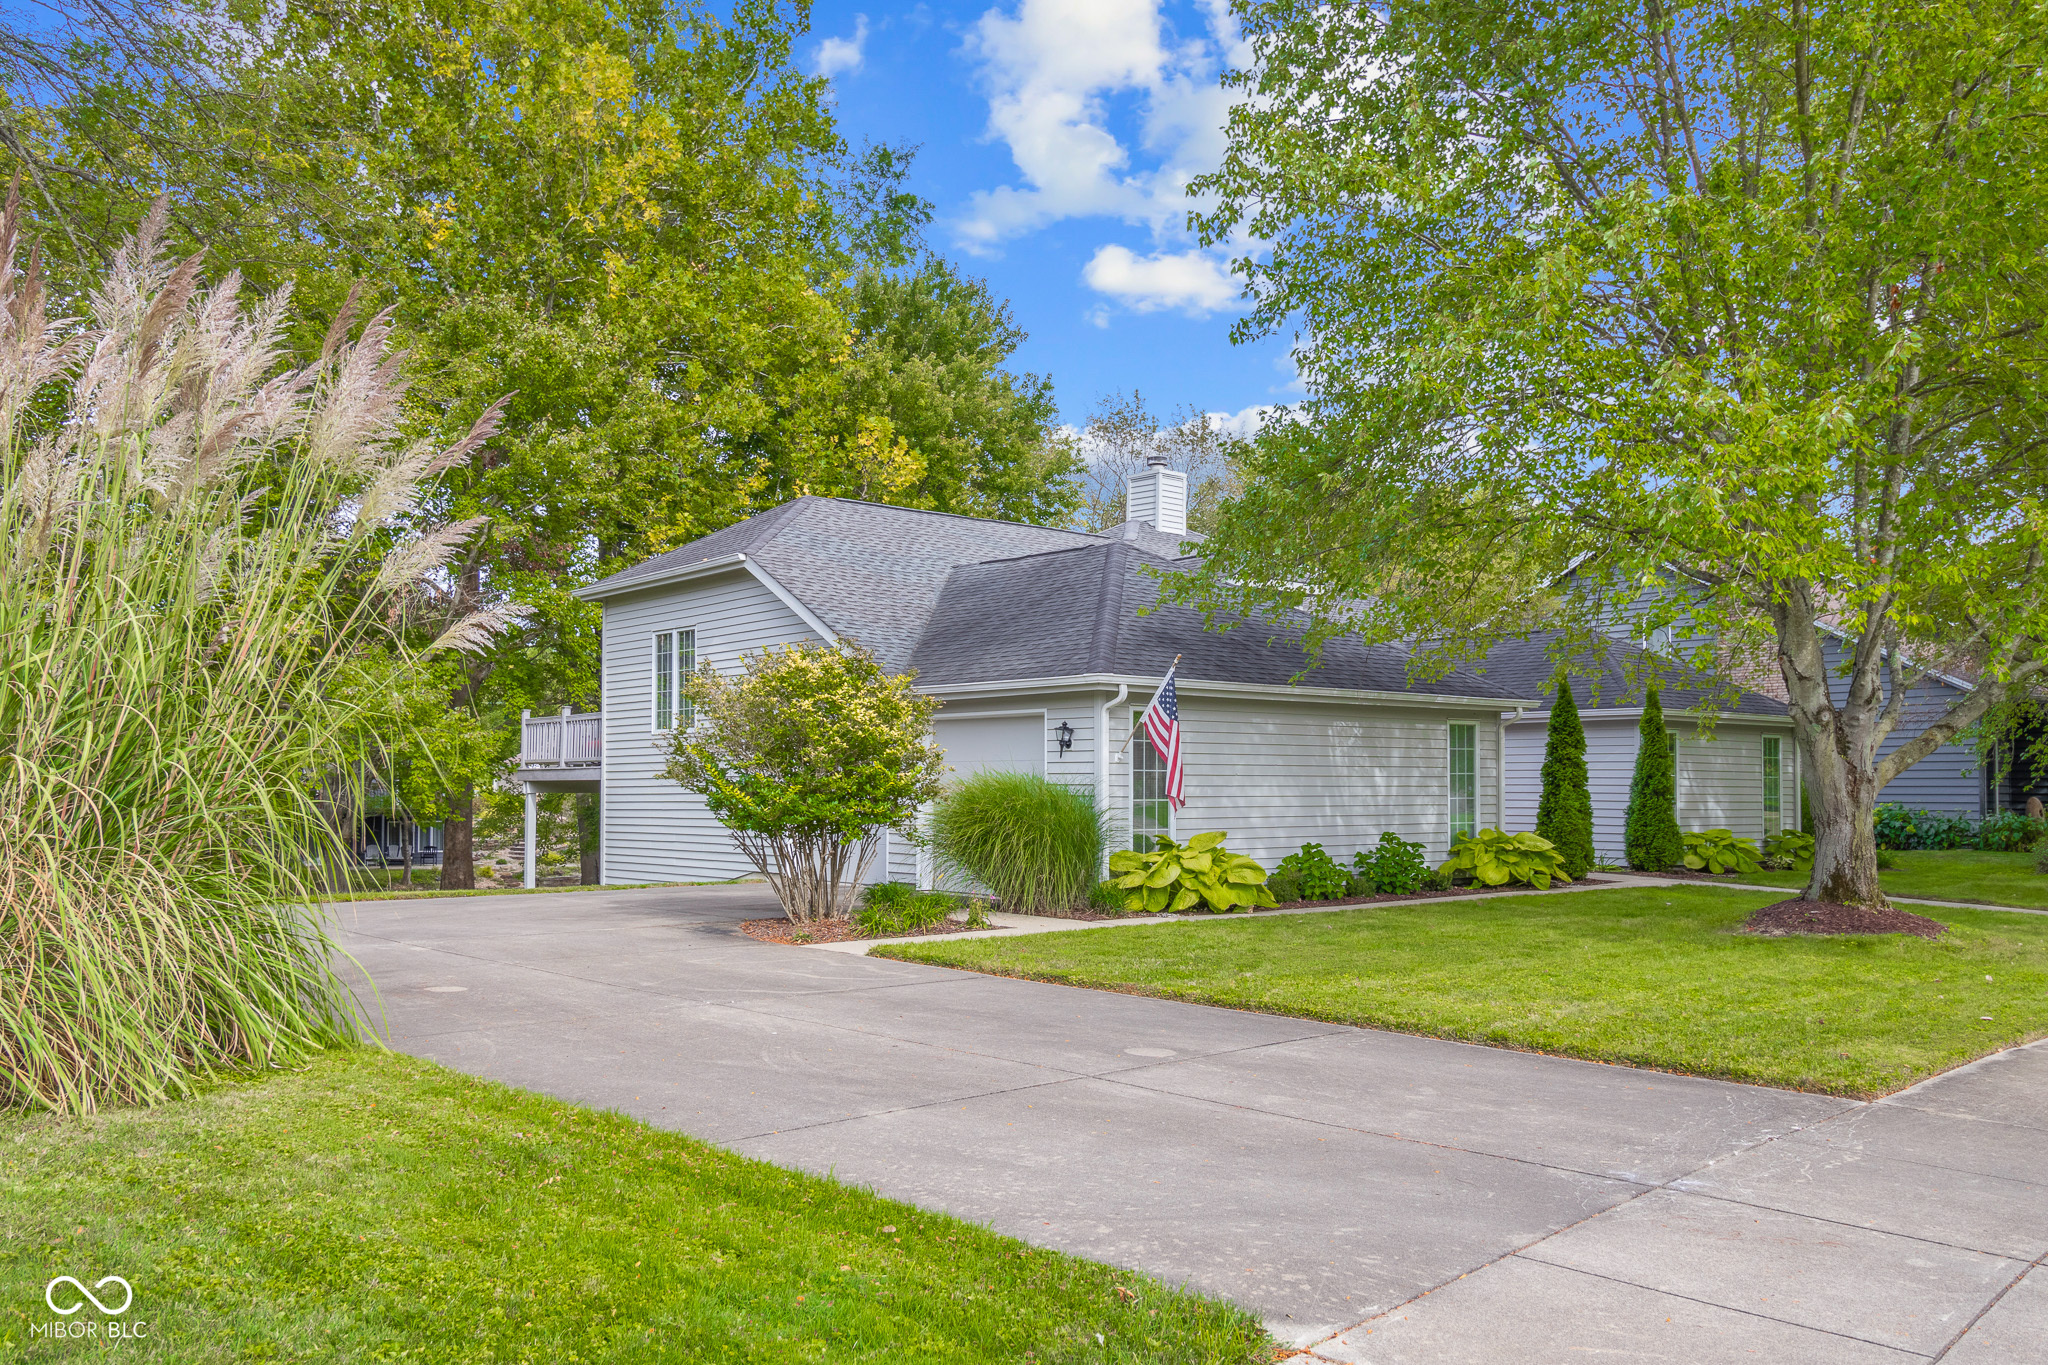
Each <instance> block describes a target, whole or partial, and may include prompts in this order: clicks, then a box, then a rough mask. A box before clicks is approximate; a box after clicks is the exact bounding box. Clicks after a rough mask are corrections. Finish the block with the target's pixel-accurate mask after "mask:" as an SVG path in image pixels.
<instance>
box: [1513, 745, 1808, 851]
mask: <svg viewBox="0 0 2048 1365" xmlns="http://www.w3.org/2000/svg"><path fill="white" fill-rule="evenodd" d="M1583 721H1584V724H1585V728H1586V785H1587V787H1588V788H1589V789H1590V790H1591V792H1592V796H1593V851H1594V853H1595V855H1596V856H1597V857H1598V858H1599V859H1600V861H1601V862H1603V863H1611V864H1617V865H1618V864H1620V863H1621V862H1622V861H1623V843H1624V837H1625V832H1624V826H1625V824H1626V821H1627V815H1628V789H1629V783H1630V781H1631V780H1632V779H1633V778H1634V777H1635V768H1636V742H1637V725H1638V722H1637V720H1636V719H1635V718H1634V717H1629V718H1626V719H1622V718H1616V719H1611V720H1605V719H1601V718H1599V717H1598V715H1597V714H1595V713H1586V714H1584V717H1583ZM1545 726H1546V722H1545V721H1542V720H1522V721H1518V722H1516V723H1515V724H1512V725H1510V726H1509V727H1508V827H1509V828H1510V829H1516V830H1532V829H1534V828H1535V827H1536V804H1537V802H1538V801H1539V800H1541V798H1542V790H1543V745H1544V739H1545ZM1670 729H1671V732H1672V733H1673V734H1676V735H1677V736H1678V827H1679V828H1680V829H1682V830H1702V829H1731V830H1734V831H1735V832H1736V833H1737V834H1739V835H1742V836H1743V837H1744V838H1749V839H1761V838H1762V837H1763V836H1764V834H1765V833H1767V831H1766V830H1765V828H1764V779H1763V737H1764V736H1765V735H1777V736H1779V740H1780V743H1779V746H1778V748H1779V758H1778V765H1779V783H1780V786H1779V801H1780V804H1781V815H1782V818H1783V821H1784V824H1785V825H1786V826H1787V827H1797V825H1798V824H1799V810H1798V800H1799V797H1798V793H1797V789H1796V788H1795V787H1794V785H1793V780H1792V774H1793V760H1792V729H1791V726H1790V725H1789V724H1788V725H1782V726H1759V725H1755V724H1746V723H1743V722H1740V721H1736V720H1732V719H1728V718H1723V719H1722V720H1721V721H1720V723H1719V724H1718V725H1716V726H1715V728H1714V732H1713V736H1712V738H1708V737H1706V736H1703V735H1702V734H1701V733H1700V732H1699V730H1698V728H1697V727H1695V726H1693V725H1690V724H1688V723H1686V722H1683V721H1674V722H1670Z"/></svg>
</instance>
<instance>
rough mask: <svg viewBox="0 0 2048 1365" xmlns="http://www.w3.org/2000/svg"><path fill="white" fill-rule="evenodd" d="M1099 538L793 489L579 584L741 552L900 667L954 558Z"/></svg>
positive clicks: (626, 583) (627, 581)
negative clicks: (754, 510) (763, 507)
mask: <svg viewBox="0 0 2048 1365" xmlns="http://www.w3.org/2000/svg"><path fill="white" fill-rule="evenodd" d="M1101 543H1102V537H1100V536H1094V535H1089V534H1086V533H1084V532H1080V531H1061V530H1055V529H1053V528H1050V527H1045V526H1026V525H1023V524H1021V523H1019V522H1011V521H991V520H986V519H984V518H980V517H961V516H953V515H951V514H949V513H945V512H925V511H919V510H917V509H915V508H909V507H891V506H888V505H886V504H883V503H872V502H853V501H850V500H848V499H844V498H818V497H802V498H798V499H796V500H795V501H794V502H786V503H784V504H782V505H781V506H780V507H775V508H771V509H770V510H768V511H766V512H763V513H761V514H760V515H759V516H755V517H750V518H748V519H747V520H746V521H743V522H739V523H737V524H736V525H732V526H728V527H726V528H725V529H724V530H722V531H715V532H713V533H712V534H710V535H708V536H705V537H704V538H703V539H701V540H693V541H691V542H690V543H689V544H688V545H684V546H681V547H679V548H677V549H674V550H671V551H669V552H668V553H667V554H665V555H660V556H657V557H656V558H654V559H650V560H648V561H647V562H646V563H644V564H636V565H634V566H633V567H632V568H630V569H626V570H624V571H622V572H620V573H615V574H613V575H612V576H611V577H609V578H607V579H604V580H602V581H601V582H598V583H594V584H592V585H591V586H590V587H589V588H586V589H585V590H584V592H585V594H586V595H589V596H593V597H602V596H611V595H614V594H616V593H620V592H628V591H631V590H632V587H633V585H634V583H635V582H636V581H638V580H643V579H653V578H658V577H659V576H660V575H662V574H665V573H670V572H673V571H674V570H677V569H683V568H688V567H689V566H690V565H692V564H699V563H702V562H703V561H705V560H708V559H718V558H720V557H722V556H724V555H729V554H745V555H746V556H747V557H748V558H749V559H752V560H755V561H757V562H758V563H759V564H760V565H761V567H762V568H764V569H766V570H767V571H768V572H769V573H770V574H772V575H774V577H775V581H776V582H778V583H780V584H782V586H783V587H785V588H787V589H789V591H790V592H791V593H792V594H793V595H794V596H795V597H796V599H797V600H798V601H800V602H802V603H803V604H804V605H805V606H807V607H809V608H810V609H811V611H812V612H814V613H815V614H816V615H817V617H818V619H819V620H821V621H823V622H824V623H825V624H826V625H828V626H830V627H831V628H832V632H833V633H834V634H835V635H838V636H840V637H841V638H842V639H850V640H854V641H856V642H858V643H859V644H861V645H863V646H865V647H866V648H868V649H871V650H873V651H874V652H875V655H876V657H878V658H879V659H881V661H882V662H883V663H884V664H886V665H887V666H888V667H890V668H899V669H900V668H903V667H906V666H907V665H908V664H909V662H910V655H911V651H912V650H913V649H914V648H915V647H916V645H917V640H918V637H919V636H920V635H922V634H923V633H924V628H925V623H926V621H927V620H929V618H930V616H931V610H932V605H933V603H934V602H936V601H937V600H938V596H939V590H940V589H941V588H942V587H944V586H945V583H946V575H947V574H948V573H950V572H952V570H953V569H954V567H955V566H957V565H960V564H971V563H975V562H977V561H980V560H986V559H1000V558H1005V557H1009V556H1014V555H1021V554H1035V553H1039V552H1042V551H1045V550H1059V549H1066V548H1068V547H1070V546H1078V545H1099V544H1101Z"/></svg>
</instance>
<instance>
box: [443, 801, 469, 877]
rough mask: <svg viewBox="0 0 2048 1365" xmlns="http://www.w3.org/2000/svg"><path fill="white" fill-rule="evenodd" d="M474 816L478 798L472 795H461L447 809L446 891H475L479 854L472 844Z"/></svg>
mask: <svg viewBox="0 0 2048 1365" xmlns="http://www.w3.org/2000/svg"><path fill="white" fill-rule="evenodd" d="M475 813H476V797H475V794H474V793H473V792H467V791H466V792H464V793H462V795H460V796H458V797H457V798H456V799H455V800H454V801H453V802H451V803H450V805H449V807H448V819H447V820H446V821H445V822H444V823H443V824H442V827H441V829H442V837H441V889H442V890H443V891H474V890H476V851H475V848H474V846H473V845H472V843H471V834H472V832H473V831H474V828H475V825H474V822H473V817H474V815H475Z"/></svg>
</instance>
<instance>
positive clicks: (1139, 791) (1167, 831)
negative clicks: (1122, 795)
mask: <svg viewBox="0 0 2048 1365" xmlns="http://www.w3.org/2000/svg"><path fill="white" fill-rule="evenodd" d="M1144 714H1145V713H1144V712H1143V711H1133V712H1131V728H1132V729H1133V730H1136V731H1137V732H1138V733H1137V734H1135V735H1133V736H1131V847H1132V848H1134V849H1136V850H1138V852H1140V853H1150V852H1151V851H1152V841H1153V839H1155V838H1157V837H1159V836H1161V835H1166V836H1169V837H1170V836H1171V835H1172V833H1173V807H1172V806H1171V805H1170V804H1168V802H1167V800H1166V760H1165V759H1163V758H1161V757H1160V756H1159V751H1158V750H1157V749H1155V748H1153V747H1152V741H1151V740H1149V739H1147V738H1146V737H1145V731H1144V729H1143V728H1142V727H1141V726H1140V725H1139V724H1138V721H1139V719H1140V718H1141V717H1142V716H1143V715H1144Z"/></svg>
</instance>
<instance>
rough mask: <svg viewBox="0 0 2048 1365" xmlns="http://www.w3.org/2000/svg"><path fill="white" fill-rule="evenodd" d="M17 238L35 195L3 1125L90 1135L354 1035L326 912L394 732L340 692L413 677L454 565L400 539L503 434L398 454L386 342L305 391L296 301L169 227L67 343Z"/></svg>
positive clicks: (2, 470)
mask: <svg viewBox="0 0 2048 1365" xmlns="http://www.w3.org/2000/svg"><path fill="white" fill-rule="evenodd" d="M18 223H19V216H18V214H17V212H16V206H15V203H14V201H13V198H12V196H11V195H10V197H9V202H8V206H7V209H6V212H5V214H4V217H0V461H4V464H0V532H4V535H0V1107H11V1108H29V1107H40V1108H47V1109H51V1110H55V1111H58V1112H73V1113H75V1112H84V1111H90V1110H93V1109H95V1108H97V1107H99V1106H102V1105H106V1104H109V1103H117V1102H143V1103H149V1102H155V1101H158V1100H161V1099H164V1098H167V1097H170V1096H175V1095H177V1094H180V1093H182V1092H184V1091H185V1090H186V1089H187V1087H188V1086H189V1084H190V1082H191V1079H192V1077H193V1076H194V1075H195V1074H197V1073H204V1072H207V1071H209V1070H213V1069H216V1068H221V1067H234V1066H246V1065H251V1064H275V1063H277V1062H278V1061H280V1060H282V1059H283V1058H285V1057H288V1056H290V1055H292V1054H295V1053H299V1052H302V1051H304V1050H306V1049H309V1048H316V1047H320V1046H324V1045H328V1044H330V1043H332V1042H335V1041H337V1040H339V1039H342V1038H344V1037H347V1036H349V1035H350V1034H351V1033H352V1032H353V1028H354V1022H353V1021H354V1018H355V1013H354V1010H353V1008H352V1003H353V1002H352V1001H351V1000H350V999H349V997H348V994H347V992H346V991H345V989H344V988H343V987H342V985H341V984H340V982H339V981H338V980H337V978H336V976H335V975H334V973H333V971H332V969H331V967H330V959H331V955H332V952H333V949H332V945H331V944H330V943H329V941H328V939H327V937H326V935H325V933H324V931H323V929H322V921H321V918H320V913H319V909H318V900H319V895H320V891H321V885H322V880H323V877H325V876H327V875H329V873H330V872H331V870H332V869H334V868H337V867H339V866H340V864H341V861H342V859H343V858H344V857H345V853H344V849H343V848H342V846H341V843H340V839H339V836H338V834H337V831H336V829H335V826H334V823H333V821H332V819H331V818H330V817H331V815H332V811H333V806H334V803H335V801H336V799H337V793H338V792H339V791H340V790H341V788H343V787H345V786H346V785H347V784H348V782H349V781H350V780H351V777H350V773H349V769H348V766H347V765H346V764H345V763H342V762H340V756H341V755H342V754H343V753H344V752H345V751H346V746H347V743H348V740H349V737H350V736H351V735H352V734H355V733H358V732H359V729H360V727H361V726H363V725H364V724H366V723H368V722H367V717H366V716H365V715H364V714H363V713H362V711H360V710H351V709H350V707H351V703H347V702H344V701H340V700H336V698H337V697H338V696H342V695H350V694H351V689H349V688H346V687H342V686H338V682H339V680H341V679H342V677H343V675H344V673H345V672H346V671H347V670H349V669H351V668H353V667H356V666H357V665H358V664H359V663H360V661H361V659H362V657H363V655H364V654H365V652H366V651H377V652H380V653H381V654H382V655H383V656H384V657H385V660H386V666H387V667H388V666H389V661H390V660H391V659H392V658H396V659H397V660H398V661H399V665H400V667H401V668H403V667H410V666H414V665H416V663H417V659H416V658H414V657H413V656H409V655H407V654H406V652H405V651H404V650H403V649H402V647H401V646H400V644H399V642H398V641H397V639H396V638H394V636H393V634H392V632H391V630H390V627H389V625H388V622H389V621H390V620H391V619H393V618H392V611H393V609H394V607H395V605H396V604H397V603H398V602H399V601H400V600H402V598H403V594H405V593H406V592H407V591H409V590H411V589H412V588H414V587H415V586H416V583H415V582H414V581H412V577H413V576H416V575H417V574H420V573H425V572H430V571H431V570H432V569H433V567H434V566H435V564H436V563H438V556H439V554H440V553H441V550H442V546H441V544H440V543H439V542H438V541H437V542H436V543H435V544H433V545H431V546H429V548H428V549H427V550H425V551H421V550H420V549H419V548H418V544H419V539H420V537H419V536H418V535H417V534H416V532H415V531H414V530H413V528H410V527H409V526H401V525H400V522H401V520H402V519H403V518H405V517H406V516H407V515H408V514H409V513H410V511H411V509H413V508H414V507H415V506H416V505H417V503H418V500H419V495H420V487H421V480H422V479H425V478H427V477H429V476H430V475H431V474H432V473H433V472H434V471H435V470H436V469H437V468H442V467H445V466H446V464H447V463H449V462H451V461H452V460H455V459H460V458H462V457H463V456H464V455H465V454H466V453H467V451H468V449H469V448H470V447H472V446H473V445H474V444H475V443H476V442H477V441H479V440H481V439H483V437H484V436H485V435H487V434H488V428H489V425H490V424H491V423H492V422H493V421H494V420H495V415H494V414H492V415H487V417H486V420H485V422H484V423H482V424H480V426H479V429H478V430H476V431H473V432H471V433H470V436H469V437H467V438H465V440H464V441H463V442H461V443H459V444H458V446H457V447H456V448H455V449H454V450H452V451H438V450H435V449H432V448H426V447H422V446H419V445H408V444H406V443H403V442H401V441H400V440H399V438H398V433H397V430H396V425H395V423H396V417H397V405H398V400H399V395H400V390H401V385H400V383H399V380H398V376H397V363H396V358H395V357H394V356H392V354H391V353H390V348H389V345H388V339H389V327H388V322H387V319H386V318H385V317H384V316H378V317H375V318H371V319H370V320H369V321H368V322H367V323H365V324H364V325H363V326H362V328H361V331H360V335H358V336H357V337H356V338H355V339H354V340H353V341H351V340H350V339H349V336H350V333H352V332H353V331H354V330H355V329H354V327H353V325H352V323H351V322H350V321H348V320H346V319H345V320H343V321H342V322H339V323H337V326H336V328H335V331H334V332H333V333H332V334H331V335H330V337H329V340H328V345H327V347H326V349H325V352H324V354H323V355H322V356H321V357H320V358H319V360H317V361H316V362H314V363H313V364H311V365H309V366H306V367H304V368H298V369H285V368H281V365H280V358H281V347H280V341H279V330H280V324H281V322H282V320H283V318H284V315H285V306H286V301H285V299H284V298H283V297H282V296H280V297H276V298H272V299H270V300H268V301H266V302H265V303H263V304H261V305H259V306H257V307H255V308H254V309H248V310H245V309H243V308H242V307H240V306H239V304H238V302H237V293H238V290H239V281H238V280H237V279H236V278H235V277H233V276H229V277H228V278H227V279H224V280H222V281H221V282H220V283H219V284H218V285H217V286H215V287H213V288H211V289H206V288H202V287H201V285H200V282H199V278H198V268H197V263H196V260H194V261H186V262H184V263H182V264H176V265H173V264H171V263H169V262H167V261H166V260H165V259H164V258H163V256H162V254H161V251H160V247H159V243H160V240H161V235H162V226H163V212H162V207H161V206H159V208H158V210H157V211H156V212H155V213H153V214H152V215H151V217H150V219H149V220H148V221H147V222H145V223H144V224H143V226H142V227H141V229H140V230H139V232H138V234H137V236H136V238H135V239H134V240H132V241H131V242H130V243H129V244H128V245H127V247H126V249H124V250H123V251H122V252H121V253H120V254H119V256H118V257H117V258H116V260H115V261H114V262H113V264H112V266H111V267H110V269H109V272H108V274H107V277H106V280H105V282H104V284H103V285H102V287H101V288H100V289H99V290H98V291H97V292H96V293H94V294H93V295H92V297H91V299H90V308H89V313H90V316H89V317H88V318H87V319H85V320H84V321H83V322H82V323H76V324H67V323H62V322H53V321H52V320H50V319H49V318H47V317H46V316H45V308H46V301H45V297H44V294H43V290H42V287H41V283H40V281H39V279H38V273H37V269H36V263H35V260H34V258H33V256H32V255H31V257H30V259H29V260H28V262H27V264H26V266H23V265H22V264H21V263H20V261H19V255H20V252H19V246H20V244H19V242H18V240H17V233H18ZM494 620H495V618H494ZM479 624H480V623H477V622H473V621H472V622H466V623H462V622H459V623H457V626H456V627H455V628H454V629H452V630H451V632H450V634H451V636H459V640H458V642H470V643H473V642H474V637H475V636H476V635H477V634H478V627H479ZM481 624H490V623H481ZM357 691H359V689H357Z"/></svg>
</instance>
